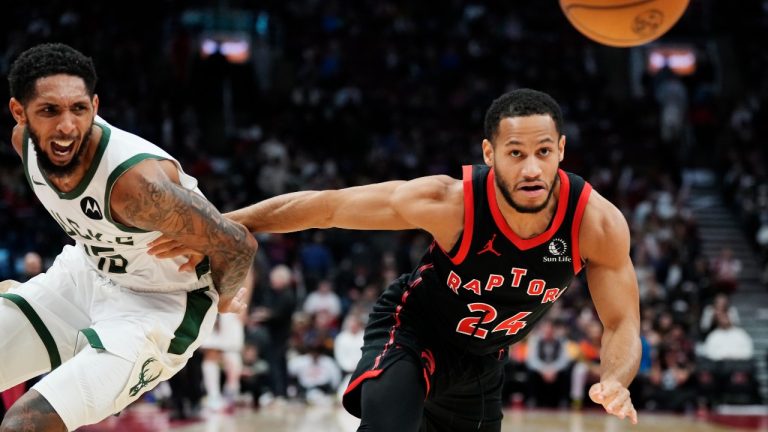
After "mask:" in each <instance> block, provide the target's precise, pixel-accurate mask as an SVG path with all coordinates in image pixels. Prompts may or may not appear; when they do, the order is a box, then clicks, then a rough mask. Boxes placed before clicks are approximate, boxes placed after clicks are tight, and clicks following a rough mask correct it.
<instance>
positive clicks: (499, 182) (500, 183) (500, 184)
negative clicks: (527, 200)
mask: <svg viewBox="0 0 768 432" xmlns="http://www.w3.org/2000/svg"><path fill="white" fill-rule="evenodd" d="M559 181H560V176H559V175H557V174H555V179H554V180H553V181H552V186H551V187H550V188H549V192H548V193H547V199H545V200H544V202H543V203H541V204H539V205H537V206H534V207H526V206H523V205H520V204H518V203H516V202H515V200H514V199H512V194H511V193H510V192H509V189H510V188H509V185H508V184H507V183H506V182H505V181H504V180H503V179H501V178H499V176H498V175H497V176H495V182H496V187H497V188H499V191H501V196H503V197H504V201H506V202H507V204H509V206H510V207H512V208H513V209H515V211H516V212H518V213H539V212H540V211H542V210H544V209H545V208H547V205H549V200H550V199H552V194H553V193H554V192H555V186H557V183H558V182H559Z"/></svg>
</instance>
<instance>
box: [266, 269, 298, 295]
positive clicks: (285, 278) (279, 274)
mask: <svg viewBox="0 0 768 432" xmlns="http://www.w3.org/2000/svg"><path fill="white" fill-rule="evenodd" d="M292 278H293V276H292V275H291V269H289V268H288V266H286V265H282V264H281V265H278V266H275V268H273V269H272V271H271V272H269V284H270V285H271V286H272V288H273V289H276V290H281V289H283V288H285V287H287V286H288V285H290V283H291V280H292Z"/></svg>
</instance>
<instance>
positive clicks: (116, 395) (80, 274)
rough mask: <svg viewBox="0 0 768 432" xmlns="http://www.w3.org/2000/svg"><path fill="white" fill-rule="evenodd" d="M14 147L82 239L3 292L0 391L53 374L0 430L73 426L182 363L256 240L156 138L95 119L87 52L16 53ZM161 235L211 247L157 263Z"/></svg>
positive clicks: (237, 280)
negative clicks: (185, 265)
mask: <svg viewBox="0 0 768 432" xmlns="http://www.w3.org/2000/svg"><path fill="white" fill-rule="evenodd" d="M8 80H9V83H10V90H11V96H12V97H11V100H10V111H11V113H12V114H13V117H14V119H15V120H16V122H17V127H16V128H15V129H14V134H13V140H12V141H13V147H14V149H15V150H16V152H18V153H19V155H20V156H21V159H22V161H23V165H24V172H25V174H26V177H27V180H28V181H29V184H30V187H31V188H32V189H33V190H34V192H35V194H36V195H37V196H38V198H39V199H40V201H41V202H42V204H43V205H44V206H45V208H46V209H47V210H48V212H49V213H50V214H51V216H53V218H54V220H55V221H56V222H57V223H58V224H59V225H60V226H61V228H62V229H64V231H65V232H66V233H67V234H68V235H69V236H70V237H72V238H73V239H74V240H75V245H74V246H65V247H64V250H63V251H62V252H61V254H60V255H59V256H58V257H57V258H56V261H55V262H54V264H53V265H52V266H51V268H50V269H49V270H48V271H47V272H46V273H44V274H41V275H39V276H37V277H34V278H32V279H31V280H29V281H27V282H25V283H24V284H21V285H19V286H15V287H12V288H10V289H9V290H8V291H7V292H5V293H2V294H0V335H2V337H1V338H0V390H3V389H6V388H8V387H11V386H13V385H16V384H17V383H19V382H22V381H24V380H27V379H29V378H31V377H33V376H37V375H40V374H43V373H46V372H50V373H49V374H48V375H46V376H45V377H44V378H43V379H42V380H41V381H40V382H39V383H37V384H36V385H35V386H34V387H33V388H32V389H31V390H30V391H29V392H27V394H25V395H24V396H23V397H22V398H21V399H19V400H18V401H17V402H16V403H15V404H14V405H13V407H11V409H10V410H9V411H8V413H7V415H6V417H5V419H4V421H3V423H2V425H1V426H0V431H3V432H4V431H18V430H25V431H64V430H74V429H76V428H78V427H80V426H82V425H86V424H91V423H95V422H98V421H100V420H102V419H103V418H105V417H107V416H109V415H111V414H114V413H116V412H119V411H120V410H122V409H123V408H125V407H126V406H127V405H128V404H130V403H131V402H133V401H135V400H136V399H138V398H139V397H140V396H141V395H142V394H143V393H144V392H146V391H148V390H150V389H152V388H153V387H155V386H156V385H157V384H158V383H159V382H161V381H162V380H165V379H168V378H169V377H171V376H172V375H173V374H175V373H176V372H177V371H178V370H180V369H181V368H182V367H183V366H184V364H185V363H186V361H187V360H188V359H189V357H190V356H191V354H192V351H193V350H194V349H196V348H197V347H198V346H199V344H200V342H201V340H202V339H204V338H205V337H206V336H207V334H208V333H210V331H211V328H212V327H213V323H214V320H215V317H216V310H217V306H218V307H219V309H221V310H224V309H230V310H238V309H241V308H242V307H244V304H243V303H242V298H241V297H239V296H238V294H237V292H238V289H239V288H240V287H241V284H242V282H243V279H244V278H245V275H246V272H247V271H248V268H249V266H250V264H251V260H252V258H253V255H254V253H255V251H256V247H257V246H256V241H255V239H254V238H253V237H252V236H251V235H250V233H248V231H247V230H246V229H245V228H244V227H243V226H242V225H240V224H237V223H234V222H231V221H229V220H228V219H225V218H223V217H222V216H221V214H220V213H219V212H218V211H217V210H216V209H215V208H214V207H213V205H211V204H210V203H209V202H208V201H207V200H206V199H205V198H204V197H203V196H202V194H201V192H200V191H199V190H198V189H197V181H196V180H195V179H194V178H192V177H190V176H188V175H187V174H185V173H184V172H183V171H182V169H181V167H180V166H179V163H178V162H177V161H176V160H175V159H173V158H172V157H171V156H170V155H168V154H167V153H166V152H164V151H163V150H161V149H160V148H158V147H156V146H154V145H153V144H151V143H149V142H147V141H145V140H143V139H142V138H139V137H137V136H135V135H132V134H130V133H128V132H125V131H122V130H120V129H118V128H116V127H114V126H112V125H110V124H108V123H107V122H106V121H104V120H103V119H101V118H100V117H98V116H97V110H98V107H99V99H98V96H97V95H96V94H95V85H96V73H95V70H94V67H93V62H92V61H91V59H90V58H88V57H85V56H84V55H83V54H82V53H80V52H78V51H76V50H74V49H72V48H71V47H69V46H66V45H62V44H44V45H38V46H36V47H33V48H31V49H29V50H27V51H25V52H24V53H22V54H21V55H20V56H19V57H18V59H17V60H16V61H15V62H14V63H13V65H12V67H11V70H10V73H9V77H8ZM161 233H163V234H165V235H167V236H170V237H173V238H176V239H179V241H183V242H185V243H189V244H195V245H196V247H198V248H199V249H200V250H202V251H203V252H204V253H205V254H206V255H207V257H208V260H206V261H207V263H205V261H204V262H203V264H204V265H198V266H197V269H196V270H197V271H196V272H178V271H177V269H178V266H179V265H180V264H181V263H182V262H183V260H157V259H155V258H152V257H151V256H149V255H147V253H146V250H147V243H148V242H149V241H150V240H152V239H154V238H156V237H158V236H159V235H160V234H161Z"/></svg>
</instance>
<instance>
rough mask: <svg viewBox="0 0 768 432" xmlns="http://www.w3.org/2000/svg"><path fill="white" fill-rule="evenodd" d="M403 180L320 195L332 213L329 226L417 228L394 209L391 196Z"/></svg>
mask: <svg viewBox="0 0 768 432" xmlns="http://www.w3.org/2000/svg"><path fill="white" fill-rule="evenodd" d="M404 183H405V182H404V181H389V182H384V183H375V184H370V185H365V186H356V187H350V188H346V189H341V190H328V191H323V192H320V193H319V194H318V196H317V197H318V199H320V200H323V201H324V204H321V205H322V206H325V207H327V208H328V209H329V210H328V214H330V217H329V222H328V223H327V224H326V225H327V227H336V228H346V229H372V230H403V229H413V228H416V227H415V226H414V225H413V224H411V223H410V222H408V221H407V220H405V219H404V218H403V217H402V216H401V215H400V214H399V213H398V212H397V211H396V210H395V208H394V207H393V206H392V201H391V197H392V195H393V194H394V193H395V191H396V190H397V189H398V187H400V186H401V185H403V184H404Z"/></svg>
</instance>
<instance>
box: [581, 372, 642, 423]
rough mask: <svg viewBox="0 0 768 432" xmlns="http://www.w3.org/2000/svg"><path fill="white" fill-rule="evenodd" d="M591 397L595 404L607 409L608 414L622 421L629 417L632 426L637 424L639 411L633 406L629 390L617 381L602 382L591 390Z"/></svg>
mask: <svg viewBox="0 0 768 432" xmlns="http://www.w3.org/2000/svg"><path fill="white" fill-rule="evenodd" d="M589 397H590V398H591V399H592V401H593V402H595V403H597V404H600V405H602V406H603V408H605V411H606V412H607V413H608V414H613V415H615V416H616V417H618V418H620V419H624V418H625V417H629V419H630V421H632V424H637V411H636V410H635V407H634V406H633V405H632V399H631V398H630V397H629V390H627V388H626V387H624V386H623V385H621V383H620V382H618V381H615V380H609V381H602V382H599V383H597V384H594V385H592V387H590V388H589Z"/></svg>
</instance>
